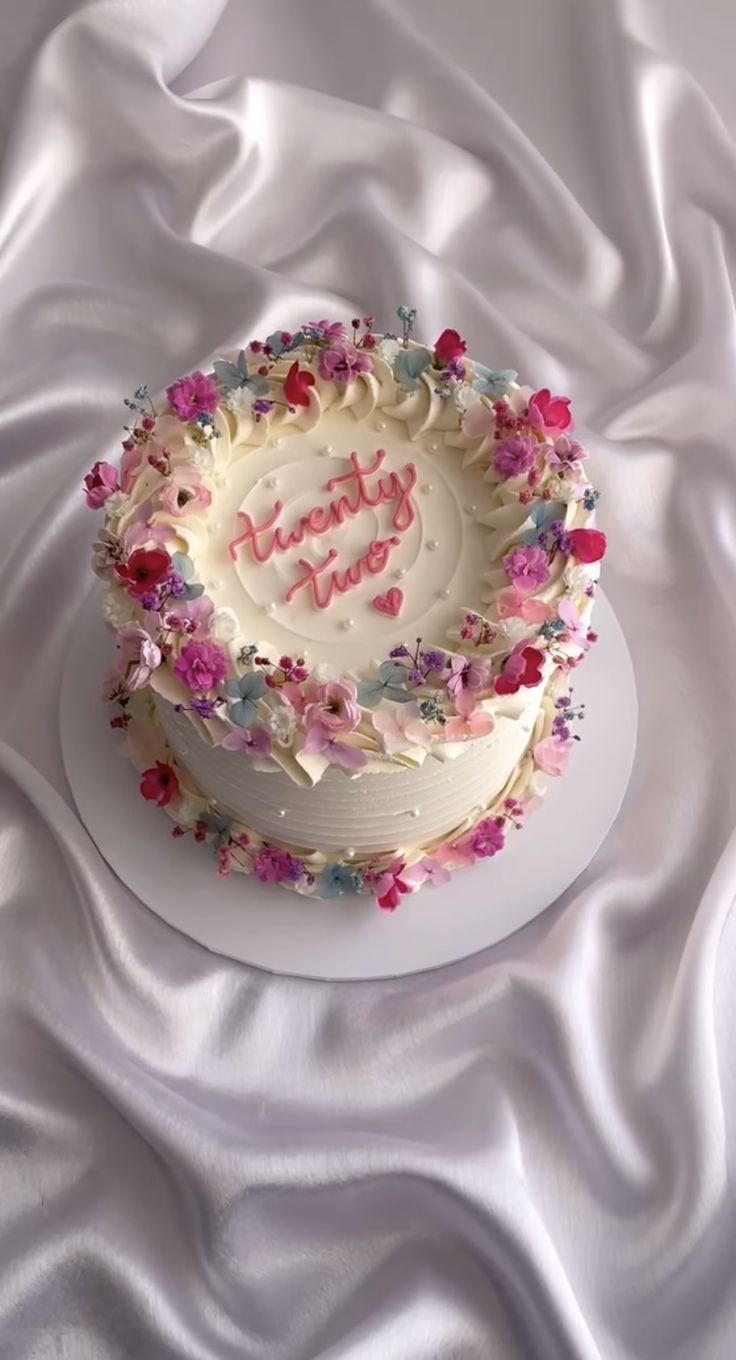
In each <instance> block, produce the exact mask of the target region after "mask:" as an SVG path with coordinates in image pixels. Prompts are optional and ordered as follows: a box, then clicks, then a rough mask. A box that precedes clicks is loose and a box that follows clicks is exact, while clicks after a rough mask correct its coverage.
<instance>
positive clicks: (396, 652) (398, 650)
mask: <svg viewBox="0 0 736 1360" xmlns="http://www.w3.org/2000/svg"><path fill="white" fill-rule="evenodd" d="M409 655H410V652H409V648H408V647H405V646H404V644H403V642H400V643H399V645H398V647H392V648H391V651H390V652H389V656H390V657H393V658H394V659H395V658H396V657H399V656H409Z"/></svg>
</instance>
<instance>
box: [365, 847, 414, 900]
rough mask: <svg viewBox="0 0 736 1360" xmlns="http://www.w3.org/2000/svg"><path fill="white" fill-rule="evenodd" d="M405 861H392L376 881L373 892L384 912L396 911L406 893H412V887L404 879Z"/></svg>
mask: <svg viewBox="0 0 736 1360" xmlns="http://www.w3.org/2000/svg"><path fill="white" fill-rule="evenodd" d="M403 870H404V861H403V860H401V859H395V860H392V862H391V864H389V866H388V868H387V869H384V871H383V873H382V874H380V875H379V877H378V878H377V879H376V880H375V882H374V884H373V892H374V894H375V898H376V902H377V903H378V905H379V907H380V908H381V910H382V911H396V908H397V907H398V905H399V902H400V901H401V898H402V896H403V895H404V893H409V892H411V886H410V884H409V883H407V882H406V881H405V879H404V878H403V877H402V873H403Z"/></svg>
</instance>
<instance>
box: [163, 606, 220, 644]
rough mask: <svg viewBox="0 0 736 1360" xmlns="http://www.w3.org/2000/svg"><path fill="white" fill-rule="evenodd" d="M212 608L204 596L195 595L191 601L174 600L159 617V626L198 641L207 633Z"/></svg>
mask: <svg viewBox="0 0 736 1360" xmlns="http://www.w3.org/2000/svg"><path fill="white" fill-rule="evenodd" d="M214 608H215V606H214V605H213V603H212V601H211V600H210V599H209V598H208V597H207V596H206V595H197V596H196V598H195V599H193V600H174V601H173V602H172V603H171V604H170V605H169V606H167V608H166V609H165V611H164V613H163V614H162V615H161V626H162V627H163V628H170V629H171V631H172V632H174V633H188V634H189V636H190V637H191V638H196V639H199V638H201V637H203V636H204V635H205V633H206V632H207V629H208V625H209V621H210V619H211V617H212V614H213V611H214Z"/></svg>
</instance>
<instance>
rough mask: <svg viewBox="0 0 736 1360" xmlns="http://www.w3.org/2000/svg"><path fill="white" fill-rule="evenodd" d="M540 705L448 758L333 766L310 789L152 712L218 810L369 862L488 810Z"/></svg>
mask: <svg viewBox="0 0 736 1360" xmlns="http://www.w3.org/2000/svg"><path fill="white" fill-rule="evenodd" d="M530 698H531V696H530ZM541 698H542V695H541V693H540V694H537V695H535V696H534V697H533V699H532V701H531V702H530V703H528V704H527V705H526V706H525V707H524V709H523V710H522V712H521V714H520V716H519V717H518V718H515V719H514V718H499V719H498V720H497V722H496V727H495V729H494V731H493V732H492V733H491V735H490V736H489V737H486V738H483V739H481V740H476V741H472V742H469V743H468V746H467V750H464V751H462V752H461V753H460V755H458V756H457V758H456V759H454V760H451V761H444V760H438V759H436V758H433V757H430V758H428V759H427V760H426V761H425V762H424V764H423V765H421V766H419V767H418V768H402V767H400V766H397V765H395V764H391V765H389V764H386V765H385V766H384V768H383V769H380V768H379V769H377V770H376V771H375V772H366V773H365V774H363V775H361V776H360V778H358V779H348V778H347V777H346V776H345V775H344V774H343V773H342V772H341V771H340V770H337V769H334V768H333V769H331V770H329V771H328V773H327V774H326V775H325V776H324V778H323V779H322V780H321V781H320V782H319V783H318V784H316V785H315V786H314V787H312V788H305V787H302V786H300V785H298V784H295V783H294V781H293V779H291V778H290V776H289V775H288V774H286V773H284V771H282V770H279V769H276V768H275V769H273V770H272V771H264V770H263V769H256V768H254V766H253V764H252V763H251V762H250V760H249V759H248V757H247V756H243V755H240V754H238V753H235V752H229V751H224V750H221V749H219V748H218V747H214V746H211V745H207V744H206V743H205V742H204V741H202V740H201V738H200V737H199V735H198V734H197V732H196V731H195V729H194V727H193V725H192V723H191V722H189V720H188V719H187V717H186V716H185V715H180V714H177V713H175V712H174V710H173V708H172V706H171V705H170V704H169V703H167V702H166V700H164V699H161V697H160V696H157V698H156V708H157V712H158V715H159V720H160V722H161V725H162V727H163V730H164V732H165V734H166V737H167V740H168V742H169V744H170V746H171V748H172V750H173V752H174V754H175V755H176V757H177V759H178V760H179V761H181V763H182V764H183V765H184V766H185V767H186V769H187V770H188V771H189V773H190V775H191V776H192V778H193V779H194V780H195V781H196V783H197V784H198V785H199V786H200V787H201V788H203V789H206V791H207V794H208V795H209V796H210V797H211V798H212V799H213V800H214V801H215V802H216V803H217V805H218V807H219V808H220V810H221V811H223V812H225V813H227V814H228V815H230V816H232V817H235V818H236V819H237V820H238V821H242V822H243V823H244V824H245V825H246V826H249V827H252V828H253V829H254V830H255V831H257V832H259V833H260V834H261V835H263V836H265V837H267V838H272V839H273V840H276V841H288V843H289V844H290V845H293V846H299V847H303V848H305V849H309V850H318V851H324V852H335V851H340V852H344V851H345V850H346V849H347V848H352V849H353V850H355V852H356V854H359V855H366V854H368V855H369V854H375V853H379V852H382V851H391V850H394V849H397V850H398V849H400V848H402V847H405V846H409V845H412V844H413V845H417V844H420V845H421V844H426V843H428V842H430V841H433V840H435V839H436V838H439V837H443V836H445V835H447V834H448V833H449V832H452V831H453V830H454V829H455V828H457V827H459V826H460V825H461V824H462V823H463V822H464V821H465V819H466V818H467V817H468V816H469V815H470V814H471V813H472V812H473V811H474V810H476V809H478V808H483V807H485V806H487V805H488V804H489V803H490V802H491V800H492V799H493V798H495V797H496V796H497V794H498V793H499V792H500V791H501V790H502V789H503V787H504V785H505V784H506V783H507V781H508V779H509V778H510V776H511V775H512V773H513V771H514V769H515V767H516V766H517V765H518V763H519V761H520V760H521V758H522V756H523V755H524V752H525V751H526V748H527V746H528V745H529V741H530V739H531V736H532V733H533V730H534V725H535V722H536V719H537V715H538V713H539V707H540V703H541Z"/></svg>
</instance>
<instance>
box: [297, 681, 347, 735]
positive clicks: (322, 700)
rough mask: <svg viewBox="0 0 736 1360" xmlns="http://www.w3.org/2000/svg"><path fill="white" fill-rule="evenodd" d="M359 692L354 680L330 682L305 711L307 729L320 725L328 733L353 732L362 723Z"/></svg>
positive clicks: (320, 688)
mask: <svg viewBox="0 0 736 1360" xmlns="http://www.w3.org/2000/svg"><path fill="white" fill-rule="evenodd" d="M357 695H358V691H357V688H356V686H355V685H354V683H353V681H352V680H330V681H329V682H328V684H326V685H320V686H319V689H318V692H317V697H316V699H314V700H313V701H312V702H311V703H309V704H307V706H306V707H305V709H304V721H305V723H306V725H307V727H312V726H313V725H314V724H315V723H318V724H319V725H320V726H321V727H324V728H325V729H326V730H327V731H328V732H352V730H353V728H354V727H357V726H358V723H359V722H360V709H359V708H358V705H357V703H356V699H357Z"/></svg>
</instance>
